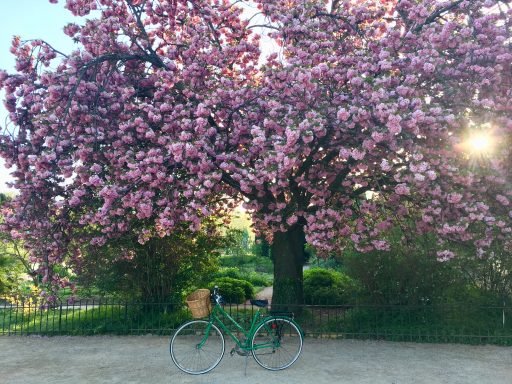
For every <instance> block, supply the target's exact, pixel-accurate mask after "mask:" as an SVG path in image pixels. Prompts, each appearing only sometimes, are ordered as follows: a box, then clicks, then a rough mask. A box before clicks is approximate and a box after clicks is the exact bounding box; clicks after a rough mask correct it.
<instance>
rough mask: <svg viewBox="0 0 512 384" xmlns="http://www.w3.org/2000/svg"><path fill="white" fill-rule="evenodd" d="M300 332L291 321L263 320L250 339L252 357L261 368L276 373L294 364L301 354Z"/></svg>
mask: <svg viewBox="0 0 512 384" xmlns="http://www.w3.org/2000/svg"><path fill="white" fill-rule="evenodd" d="M302 345H303V339H302V332H301V331H300V330H299V328H298V327H297V325H295V324H294V323H293V322H292V321H291V320H289V319H286V318H270V319H267V320H265V321H264V322H263V323H262V324H261V325H260V326H259V327H258V328H257V329H256V332H255V333H254V336H253V337H252V355H253V357H254V360H256V362H257V363H258V364H259V365H261V366H262V367H263V368H266V369H269V370H271V371H278V370H281V369H285V368H288V367H289V366H290V365H292V364H293V363H295V361H296V360H297V359H298V358H299V355H300V353H301V352H302Z"/></svg>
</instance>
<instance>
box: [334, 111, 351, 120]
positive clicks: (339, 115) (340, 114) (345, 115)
mask: <svg viewBox="0 0 512 384" xmlns="http://www.w3.org/2000/svg"><path fill="white" fill-rule="evenodd" d="M336 117H337V118H338V120H339V121H347V120H348V119H349V117H350V113H349V112H348V111H347V110H346V109H345V108H340V109H339V110H338V113H337V115H336Z"/></svg>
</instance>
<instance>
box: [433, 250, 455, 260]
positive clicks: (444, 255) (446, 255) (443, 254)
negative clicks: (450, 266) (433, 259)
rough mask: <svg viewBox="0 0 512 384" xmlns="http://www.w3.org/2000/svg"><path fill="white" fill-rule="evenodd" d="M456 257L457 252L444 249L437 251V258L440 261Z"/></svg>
mask: <svg viewBox="0 0 512 384" xmlns="http://www.w3.org/2000/svg"><path fill="white" fill-rule="evenodd" d="M454 257H455V254H454V253H453V252H452V251H449V250H444V251H438V252H437V260H439V261H448V260H451V259H453V258H454Z"/></svg>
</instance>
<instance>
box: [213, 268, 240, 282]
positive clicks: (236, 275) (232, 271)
mask: <svg viewBox="0 0 512 384" xmlns="http://www.w3.org/2000/svg"><path fill="white" fill-rule="evenodd" d="M220 277H231V278H233V279H242V275H241V273H240V270H239V269H238V268H236V267H223V268H220V269H219V270H218V271H217V273H215V278H216V279H218V278H220Z"/></svg>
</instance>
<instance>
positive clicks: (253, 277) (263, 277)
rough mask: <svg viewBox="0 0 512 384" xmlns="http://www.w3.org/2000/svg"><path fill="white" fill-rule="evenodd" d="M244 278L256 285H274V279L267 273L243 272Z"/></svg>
mask: <svg viewBox="0 0 512 384" xmlns="http://www.w3.org/2000/svg"><path fill="white" fill-rule="evenodd" d="M242 278H243V279H244V280H247V281H249V282H250V283H251V284H252V285H254V286H256V287H270V286H271V285H272V279H271V278H270V277H269V275H268V274H265V273H258V272H247V273H243V274H242Z"/></svg>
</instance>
